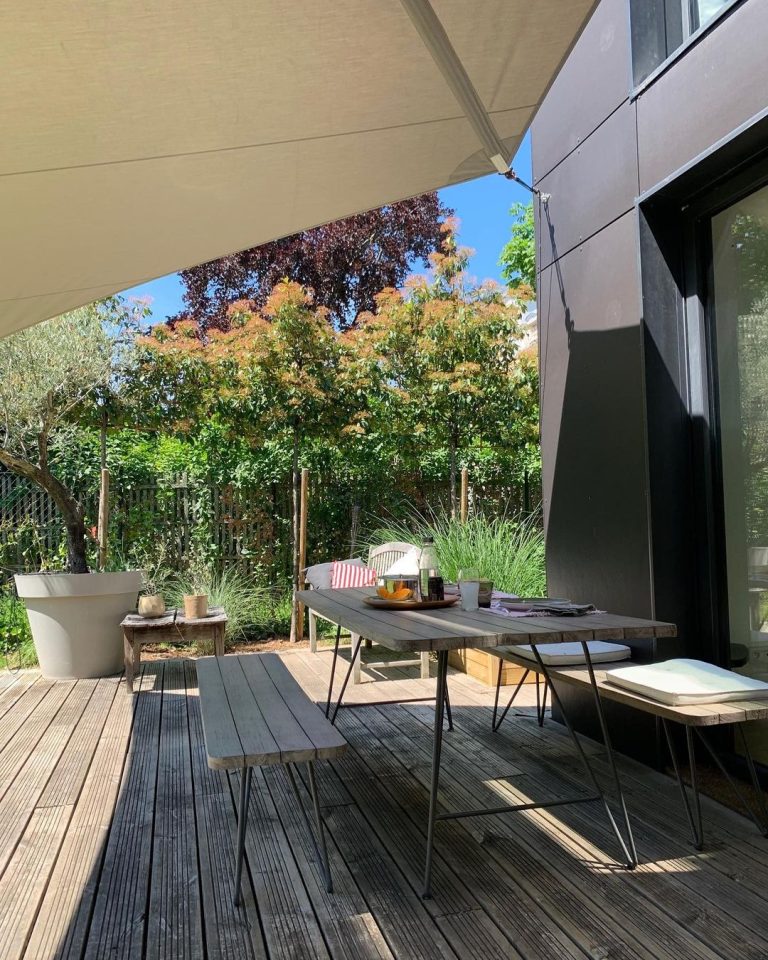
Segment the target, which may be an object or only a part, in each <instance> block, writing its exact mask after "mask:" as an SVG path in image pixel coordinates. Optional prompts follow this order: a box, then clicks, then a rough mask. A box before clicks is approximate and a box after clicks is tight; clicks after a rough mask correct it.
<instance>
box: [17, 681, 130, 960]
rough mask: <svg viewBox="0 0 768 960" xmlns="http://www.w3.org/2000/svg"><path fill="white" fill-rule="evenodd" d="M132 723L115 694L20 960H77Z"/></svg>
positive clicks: (127, 706) (127, 705)
mask: <svg viewBox="0 0 768 960" xmlns="http://www.w3.org/2000/svg"><path fill="white" fill-rule="evenodd" d="M136 686H137V689H138V688H139V681H138V680H137V684H136ZM132 722H133V701H132V698H130V697H127V696H123V691H122V690H121V689H118V690H117V692H116V694H115V697H114V699H113V700H112V703H111V706H110V708H109V712H108V713H107V714H106V716H105V722H104V726H103V729H102V733H101V736H100V738H99V742H98V744H97V746H96V749H95V751H94V754H93V759H92V762H91V765H90V767H89V769H88V773H87V776H86V778H85V783H84V784H83V788H82V791H81V792H80V795H79V797H78V798H77V802H76V805H75V808H74V812H73V814H72V818H71V820H70V822H69V826H68V829H67V833H66V836H65V838H64V841H63V843H62V844H61V848H60V850H59V853H58V857H57V859H56V864H55V866H54V867H53V870H52V872H51V874H50V878H49V881H48V885H47V888H46V890H45V893H44V895H43V897H42V901H41V902H40V908H39V912H38V917H37V921H36V923H35V924H34V926H33V928H32V932H31V936H30V938H29V942H28V944H27V947H26V950H25V952H24V960H49V958H51V957H56V958H57V960H76V958H77V960H79V958H80V957H82V954H83V950H84V948H85V941H86V937H87V934H88V928H89V923H90V916H91V910H92V907H93V901H94V897H95V894H96V889H97V885H98V879H99V873H100V868H101V862H102V859H103V855H104V851H105V847H106V842H107V838H108V836H109V830H110V825H111V823H112V816H113V811H114V807H115V804H116V801H117V796H118V790H119V787H120V780H121V775H122V769H123V764H124V762H125V757H126V750H127V746H128V742H129V737H130V731H131V725H132Z"/></svg>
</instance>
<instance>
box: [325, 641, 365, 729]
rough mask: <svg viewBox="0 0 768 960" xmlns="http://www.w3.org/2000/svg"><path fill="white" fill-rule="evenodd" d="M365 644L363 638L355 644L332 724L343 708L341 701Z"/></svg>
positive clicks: (332, 716) (334, 710)
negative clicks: (341, 707) (362, 645)
mask: <svg viewBox="0 0 768 960" xmlns="http://www.w3.org/2000/svg"><path fill="white" fill-rule="evenodd" d="M362 642H363V638H362V637H360V636H359V637H358V638H357V643H356V644H355V647H354V649H352V647H350V650H352V659H351V660H350V661H349V669H348V670H347V673H346V676H345V677H344V683H342V685H341V690H340V691H339V698H338V700H337V701H336V706H335V707H334V708H333V713H332V714H331V723H336V714H337V713H338V712H339V707H340V706H341V701H342V700H343V699H344V691H345V690H346V689H347V684H348V683H349V678H350V677H351V676H352V671H353V670H354V669H355V660H356V659H357V655H358V653H359V652H360V645H361V644H362Z"/></svg>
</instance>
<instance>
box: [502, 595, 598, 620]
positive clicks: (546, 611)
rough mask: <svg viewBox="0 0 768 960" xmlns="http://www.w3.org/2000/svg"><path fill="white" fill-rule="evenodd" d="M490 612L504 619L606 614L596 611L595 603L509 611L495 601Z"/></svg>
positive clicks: (545, 606)
mask: <svg viewBox="0 0 768 960" xmlns="http://www.w3.org/2000/svg"><path fill="white" fill-rule="evenodd" d="M489 612H490V613H496V614H498V615H500V616H502V617H584V616H586V615H587V614H590V613H605V610H597V609H595V605H594V604H593V603H555V604H552V605H551V606H550V605H548V604H546V603H535V604H533V605H532V606H531V609H530V610H507V609H506V608H505V607H502V605H501V604H500V603H499V602H498V600H495V599H494V600H492V601H491V606H490V610H489Z"/></svg>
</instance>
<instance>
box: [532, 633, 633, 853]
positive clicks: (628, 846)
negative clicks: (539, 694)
mask: <svg viewBox="0 0 768 960" xmlns="http://www.w3.org/2000/svg"><path fill="white" fill-rule="evenodd" d="M532 648H533V652H534V655H535V657H536V660H537V662H538V665H539V670H540V671H541V673H542V675H543V676H544V678H545V679H546V681H547V684H548V685H549V689H550V690H551V692H552V702H553V703H554V704H556V705H557V706H558V707H559V708H560V713H561V715H562V718H563V722H564V723H565V727H566V729H567V730H568V733H569V734H570V737H571V740H573V743H574V745H575V746H576V749H577V751H578V754H579V757H580V758H581V762H582V765H583V767H584V770H585V772H586V774H587V776H588V778H589V780H590V781H591V783H592V785H593V786H594V788H595V790H596V792H597V795H596V796H595V797H593V798H592V799H594V800H600V802H601V803H602V805H603V809H604V810H605V814H606V817H607V818H608V823H609V824H610V826H611V829H612V830H613V832H614V834H615V835H616V839H617V840H618V842H619V846H620V847H621V850H622V853H623V854H624V863H625V866H626V867H627V869H628V870H633V869H634V868H635V867H636V866H637V851H636V849H635V840H634V837H633V836H632V826H631V824H630V822H629V813H628V812H627V806H626V803H625V801H624V793H623V791H622V789H621V780H620V779H619V773H618V770H617V768H616V761H615V759H614V756H613V749H612V747H611V740H610V737H609V736H608V727H607V725H606V722H605V716H604V714H603V705H602V702H601V701H600V692H599V691H598V689H597V681H596V680H595V672H594V669H593V667H592V658H591V656H590V653H589V647H588V646H587V644H586V641H582V648H583V650H584V656H585V659H586V664H587V667H588V670H589V679H590V683H591V685H592V693H593V696H594V700H595V708H596V710H597V716H598V719H599V721H600V729H601V731H602V734H603V743H604V746H605V752H606V755H607V757H608V762H609V765H610V767H611V771H612V773H613V778H614V782H615V784H616V790H617V793H618V797H619V803H620V805H621V809H622V813H623V816H624V824H625V827H626V831H627V842H625V840H624V837H623V836H622V834H621V831H620V830H619V825H618V824H617V823H616V819H615V818H614V816H613V812H612V811H611V808H610V805H609V803H608V799H607V797H606V796H605V793H604V792H603V789H602V787H601V786H600V781H599V780H598V779H597V776H596V775H595V772H594V770H593V769H592V766H591V764H590V762H589V760H588V758H587V755H586V753H585V752H584V748H583V747H582V745H581V742H580V741H579V738H578V736H577V735H576V731H575V730H574V728H573V724H572V723H571V721H570V718H569V716H568V714H567V713H566V711H565V710H564V709H563V703H562V700H561V699H560V697H559V696H558V693H557V689H556V687H555V685H554V684H553V683H552V678H551V677H550V675H549V672H548V671H547V667H546V664H545V663H544V661H543V660H542V659H541V654H540V653H539V650H538V647H537V645H536V644H535V643H534V644H532Z"/></svg>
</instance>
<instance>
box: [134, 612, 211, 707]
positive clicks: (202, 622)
mask: <svg viewBox="0 0 768 960" xmlns="http://www.w3.org/2000/svg"><path fill="white" fill-rule="evenodd" d="M227 622H228V617H227V614H226V613H225V611H224V608H223V607H211V610H210V611H209V613H208V616H207V617H201V618H200V619H199V620H187V618H186V617H185V616H184V614H183V613H182V611H181V610H169V611H168V613H166V614H165V616H162V617H140V616H139V615H138V614H137V613H129V614H128V615H127V616H126V617H125V618H124V620H123V622H122V623H121V624H120V626H121V627H122V628H123V646H124V648H125V685H126V686H127V687H128V692H129V693H133V680H134V677H135V676H136V674H137V672H138V669H139V664H140V663H141V645H142V643H194V642H195V641H197V642H199V641H200V640H213V649H214V652H215V654H216V656H217V657H223V656H224V635H225V633H226V630H227Z"/></svg>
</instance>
